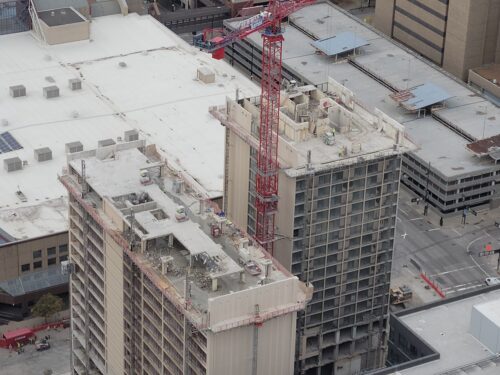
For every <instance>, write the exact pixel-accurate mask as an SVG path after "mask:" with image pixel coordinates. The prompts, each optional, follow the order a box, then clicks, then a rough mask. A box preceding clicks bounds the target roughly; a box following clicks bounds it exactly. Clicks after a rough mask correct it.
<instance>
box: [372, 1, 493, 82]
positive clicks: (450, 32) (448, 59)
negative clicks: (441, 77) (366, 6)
mask: <svg viewBox="0 0 500 375" xmlns="http://www.w3.org/2000/svg"><path fill="white" fill-rule="evenodd" d="M374 24H375V27H377V28H378V29H379V30H381V31H382V32H384V33H385V34H387V35H389V36H391V37H393V38H394V39H396V40H398V41H400V42H401V43H403V44H405V45H406V46H408V47H410V48H412V49H414V50H415V51H417V52H418V53H420V54H421V55H423V56H425V57H426V58H428V59H429V60H431V61H433V62H434V63H436V64H437V65H440V66H442V67H443V68H444V69H445V70H447V71H448V72H450V73H452V74H454V75H456V76H457V77H459V78H460V79H463V80H466V79H467V77H468V71H469V69H470V68H475V67H478V66H481V65H483V64H489V63H495V62H497V63H498V62H500V0H459V1H450V0H379V1H377V5H376V8H375V22H374Z"/></svg>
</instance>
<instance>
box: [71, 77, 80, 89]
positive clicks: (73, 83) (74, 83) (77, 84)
mask: <svg viewBox="0 0 500 375" xmlns="http://www.w3.org/2000/svg"><path fill="white" fill-rule="evenodd" d="M68 83H69V88H70V90H71V91H75V90H81V89H82V81H81V80H80V79H79V78H71V79H70V80H69V81H68Z"/></svg>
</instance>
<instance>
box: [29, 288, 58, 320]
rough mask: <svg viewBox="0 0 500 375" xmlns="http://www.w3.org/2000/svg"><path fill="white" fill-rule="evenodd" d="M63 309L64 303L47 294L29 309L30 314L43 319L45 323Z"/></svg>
mask: <svg viewBox="0 0 500 375" xmlns="http://www.w3.org/2000/svg"><path fill="white" fill-rule="evenodd" d="M63 307H64V303H63V300H62V299H61V298H59V297H57V296H54V295H52V294H50V293H47V294H45V295H43V296H42V297H40V299H39V300H38V302H37V303H36V304H35V306H33V308H32V309H31V313H32V314H33V315H34V316H39V317H41V318H45V322H47V319H48V318H50V317H51V316H52V315H54V314H56V313H58V312H59V311H61V310H62V309H63Z"/></svg>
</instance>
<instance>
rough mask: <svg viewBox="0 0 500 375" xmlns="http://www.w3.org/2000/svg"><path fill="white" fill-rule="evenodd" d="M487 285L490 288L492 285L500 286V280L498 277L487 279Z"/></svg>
mask: <svg viewBox="0 0 500 375" xmlns="http://www.w3.org/2000/svg"><path fill="white" fill-rule="evenodd" d="M484 282H485V284H486V285H488V286H490V285H500V278H498V277H487V278H486V279H485V280H484Z"/></svg>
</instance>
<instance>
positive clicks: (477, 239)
mask: <svg viewBox="0 0 500 375" xmlns="http://www.w3.org/2000/svg"><path fill="white" fill-rule="evenodd" d="M484 237H488V235H487V234H486V235H484V236H481V237H478V238H476V239H474V240H472V241H471V242H469V244H468V245H467V248H466V250H467V252H469V249H470V247H471V245H472V244H473V243H474V242H476V241H479V240H480V239H482V238H484Z"/></svg>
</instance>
